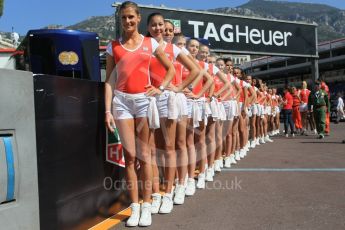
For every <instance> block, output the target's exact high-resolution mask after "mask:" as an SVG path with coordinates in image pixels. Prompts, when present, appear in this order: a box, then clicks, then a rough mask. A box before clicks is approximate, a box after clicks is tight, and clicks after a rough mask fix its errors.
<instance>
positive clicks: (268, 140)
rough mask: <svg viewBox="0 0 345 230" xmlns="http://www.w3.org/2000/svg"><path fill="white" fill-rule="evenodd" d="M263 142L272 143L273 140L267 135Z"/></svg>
mask: <svg viewBox="0 0 345 230" xmlns="http://www.w3.org/2000/svg"><path fill="white" fill-rule="evenodd" d="M265 142H271V143H272V142H273V140H272V139H271V138H270V137H269V136H268V135H267V136H266V137H265Z"/></svg>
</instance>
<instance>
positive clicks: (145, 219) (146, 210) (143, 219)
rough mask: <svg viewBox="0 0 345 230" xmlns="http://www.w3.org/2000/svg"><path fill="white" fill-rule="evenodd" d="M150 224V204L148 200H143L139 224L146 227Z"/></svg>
mask: <svg viewBox="0 0 345 230" xmlns="http://www.w3.org/2000/svg"><path fill="white" fill-rule="evenodd" d="M151 224H152V217H151V204H150V203H149V202H144V203H143V204H142V205H141V214H140V220H139V226H141V227H147V226H150V225H151Z"/></svg>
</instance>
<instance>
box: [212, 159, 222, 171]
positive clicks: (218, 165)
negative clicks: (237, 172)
mask: <svg viewBox="0 0 345 230" xmlns="http://www.w3.org/2000/svg"><path fill="white" fill-rule="evenodd" d="M214 171H215V172H221V171H222V169H221V168H220V160H215V161H214Z"/></svg>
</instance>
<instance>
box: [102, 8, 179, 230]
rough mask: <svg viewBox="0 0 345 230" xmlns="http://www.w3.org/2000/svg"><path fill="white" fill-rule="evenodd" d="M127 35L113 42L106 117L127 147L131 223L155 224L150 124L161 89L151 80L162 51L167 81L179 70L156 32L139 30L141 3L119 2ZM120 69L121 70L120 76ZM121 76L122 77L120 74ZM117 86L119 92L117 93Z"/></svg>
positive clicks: (154, 118)
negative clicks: (154, 35)
mask: <svg viewBox="0 0 345 230" xmlns="http://www.w3.org/2000/svg"><path fill="white" fill-rule="evenodd" d="M119 13H120V18H121V26H122V30H123V33H122V34H123V36H122V38H120V39H119V40H116V41H113V42H111V43H110V44H109V45H108V47H107V59H106V60H107V64H106V81H105V109H106V116H105V122H106V125H107V128H108V129H109V130H110V131H114V127H115V124H116V127H117V128H118V130H119V135H120V139H121V142H122V145H123V149H124V156H125V164H126V167H125V171H126V181H127V184H128V190H129V195H130V199H131V202H132V204H131V206H130V207H131V210H132V213H131V216H130V218H129V219H128V220H127V222H126V224H127V226H137V225H138V224H139V225H140V226H149V225H151V222H152V219H151V203H150V200H151V193H152V168H151V154H150V150H149V149H150V148H149V137H150V134H151V132H150V127H157V126H159V120H158V119H157V118H158V117H157V115H158V114H157V113H155V111H156V112H157V108H156V107H155V106H156V105H155V98H154V97H153V96H155V95H157V94H160V93H161V91H160V90H159V89H157V88H155V87H154V86H152V85H151V82H150V76H149V64H150V61H151V57H152V55H154V56H156V57H157V58H158V60H159V61H160V62H161V63H162V65H163V66H164V68H165V70H166V74H165V76H164V80H163V81H162V87H165V88H166V87H167V86H168V85H169V83H170V81H171V80H172V79H173V77H174V75H175V70H174V66H173V64H172V63H171V62H170V61H169V59H168V58H167V57H166V55H165V53H164V51H163V49H162V48H161V47H159V44H158V43H157V41H156V40H155V39H153V38H148V37H144V36H143V35H141V34H140V33H139V32H138V25H139V23H140V20H141V16H140V13H139V8H138V6H137V4H136V3H133V2H124V3H123V4H122V5H121V6H120V8H119ZM115 72H116V76H115ZM116 78H117V79H116ZM113 88H115V90H114V94H115V96H114V97H113ZM137 160H138V161H139V163H140V168H141V177H142V180H143V183H144V185H143V188H142V189H143V204H142V206H141V210H140V205H139V194H138V183H137V182H138V175H137V173H136V167H135V162H137Z"/></svg>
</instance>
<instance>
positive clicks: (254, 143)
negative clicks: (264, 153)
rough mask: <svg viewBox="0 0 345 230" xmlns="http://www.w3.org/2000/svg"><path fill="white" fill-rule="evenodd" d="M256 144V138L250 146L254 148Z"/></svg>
mask: <svg viewBox="0 0 345 230" xmlns="http://www.w3.org/2000/svg"><path fill="white" fill-rule="evenodd" d="M255 146H256V140H253V141H251V142H250V148H252V149H254V148H255Z"/></svg>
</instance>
